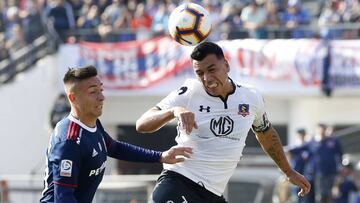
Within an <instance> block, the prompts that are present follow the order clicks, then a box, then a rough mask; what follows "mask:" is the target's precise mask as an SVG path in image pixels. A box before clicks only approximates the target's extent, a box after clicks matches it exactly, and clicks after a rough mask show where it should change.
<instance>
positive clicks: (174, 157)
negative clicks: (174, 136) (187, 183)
mask: <svg viewBox="0 0 360 203" xmlns="http://www.w3.org/2000/svg"><path fill="white" fill-rule="evenodd" d="M191 154H192V148H190V147H179V146H173V147H171V148H170V149H169V150H167V151H164V152H163V153H162V154H161V157H160V163H166V164H175V163H178V162H183V161H185V159H186V158H190V155H191Z"/></svg>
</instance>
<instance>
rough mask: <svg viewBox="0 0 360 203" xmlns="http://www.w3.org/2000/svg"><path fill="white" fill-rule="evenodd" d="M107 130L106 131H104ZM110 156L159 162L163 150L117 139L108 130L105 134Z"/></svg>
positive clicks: (134, 160) (137, 160) (126, 159)
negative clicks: (151, 148)
mask: <svg viewBox="0 0 360 203" xmlns="http://www.w3.org/2000/svg"><path fill="white" fill-rule="evenodd" d="M104 132H105V131H104ZM103 135H104V139H105V143H106V148H107V150H108V151H107V152H108V156H110V157H112V158H115V159H120V160H125V161H132V162H159V161H160V157H161V152H159V151H154V150H150V149H145V148H142V147H138V146H135V145H132V144H129V143H126V142H121V141H115V140H113V139H112V138H111V137H110V135H108V134H107V133H106V132H105V133H104V134H103Z"/></svg>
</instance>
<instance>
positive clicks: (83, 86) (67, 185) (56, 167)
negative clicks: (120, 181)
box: [40, 66, 192, 203]
mask: <svg viewBox="0 0 360 203" xmlns="http://www.w3.org/2000/svg"><path fill="white" fill-rule="evenodd" d="M63 81H64V85H65V91H66V95H67V97H68V99H69V101H70V104H71V113H70V115H69V116H68V117H66V118H64V119H63V120H61V121H60V122H58V123H57V125H56V127H55V129H54V131H53V133H52V135H51V138H50V143H49V147H48V150H47V153H46V155H47V166H46V177H45V181H44V182H45V188H44V191H43V193H42V197H41V199H40V202H41V203H51V202H55V203H91V202H92V199H93V197H94V195H95V192H96V189H97V187H98V185H99V184H100V182H101V180H102V178H103V175H104V171H105V167H106V160H107V156H110V157H113V158H116V159H120V160H126V161H134V162H161V163H167V164H174V163H178V162H182V161H184V160H185V158H188V157H190V154H191V153H192V149H191V148H189V147H172V148H171V149H169V150H167V151H165V152H158V151H153V150H149V149H144V148H141V147H137V146H134V145H131V144H128V143H125V142H120V141H114V140H113V139H112V138H111V137H110V136H109V135H108V134H107V133H106V131H105V130H104V128H103V126H102V125H101V122H100V120H99V119H98V117H99V116H100V115H101V114H102V107H103V102H104V95H103V93H102V92H103V88H102V83H101V81H100V79H99V78H98V77H97V71H96V68H95V67H93V66H87V67H83V68H79V69H69V70H68V71H67V72H66V74H65V76H64V79H63Z"/></svg>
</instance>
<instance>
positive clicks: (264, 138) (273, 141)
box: [254, 126, 310, 196]
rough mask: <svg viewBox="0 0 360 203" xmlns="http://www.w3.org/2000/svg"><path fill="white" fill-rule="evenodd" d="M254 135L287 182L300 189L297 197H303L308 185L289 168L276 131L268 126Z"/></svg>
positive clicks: (299, 175)
mask: <svg viewBox="0 0 360 203" xmlns="http://www.w3.org/2000/svg"><path fill="white" fill-rule="evenodd" d="M254 131H255V130H254ZM255 134H256V138H257V140H258V141H259V143H260V145H261V147H262V148H263V149H264V151H265V152H266V153H267V154H268V155H269V156H270V157H271V158H272V159H273V160H274V162H275V163H276V165H278V167H279V168H280V169H281V171H283V172H284V173H285V175H286V176H287V178H288V180H289V181H290V182H291V183H293V184H294V185H297V186H299V187H300V188H301V190H300V192H299V195H300V196H304V195H305V194H306V193H308V192H309V191H310V183H309V182H308V181H307V180H306V178H305V177H304V176H302V175H301V174H299V173H298V172H296V171H295V170H293V169H292V168H291V166H290V164H289V162H288V160H287V158H286V156H285V152H284V149H283V147H282V144H281V141H280V137H279V135H278V133H277V132H276V130H275V129H274V128H273V127H272V126H269V127H268V129H266V130H265V131H255Z"/></svg>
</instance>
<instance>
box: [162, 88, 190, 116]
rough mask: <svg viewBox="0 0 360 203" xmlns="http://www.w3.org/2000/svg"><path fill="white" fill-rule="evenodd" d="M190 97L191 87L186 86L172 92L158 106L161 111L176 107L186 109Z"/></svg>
mask: <svg viewBox="0 0 360 203" xmlns="http://www.w3.org/2000/svg"><path fill="white" fill-rule="evenodd" d="M189 96H190V91H189V87H188V86H187V85H186V84H184V85H183V86H182V87H180V88H179V89H177V90H175V91H172V92H171V93H170V94H169V95H167V96H166V97H165V98H164V99H163V100H161V101H160V102H159V103H158V104H157V105H156V106H157V107H158V108H159V109H163V110H165V109H169V108H172V107H175V106H182V107H186V105H187V101H188V98H189Z"/></svg>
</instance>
